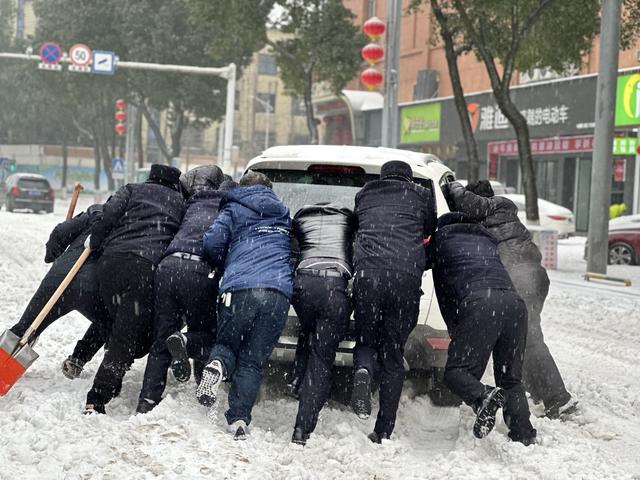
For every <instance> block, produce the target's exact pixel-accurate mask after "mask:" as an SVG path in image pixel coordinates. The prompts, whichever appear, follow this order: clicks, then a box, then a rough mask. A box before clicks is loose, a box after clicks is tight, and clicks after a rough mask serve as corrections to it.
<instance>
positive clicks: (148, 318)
mask: <svg viewBox="0 0 640 480" xmlns="http://www.w3.org/2000/svg"><path fill="white" fill-rule="evenodd" d="M153 274H154V266H153V264H152V263H151V262H150V261H148V260H146V259H144V258H142V257H139V256H137V255H132V254H125V255H104V254H103V255H102V257H100V259H99V260H98V272H97V276H98V285H99V287H100V294H101V295H102V298H103V300H104V302H105V304H106V306H107V309H108V310H109V314H110V316H111V318H112V319H113V325H112V328H111V333H110V336H109V341H108V342H107V348H106V350H105V354H104V358H103V360H102V363H101V364H100V367H99V368H98V371H97V373H96V376H95V379H94V381H93V386H92V387H91V390H89V393H88V394H87V403H88V404H98V405H106V404H107V403H109V402H110V401H111V400H112V399H113V398H114V397H117V396H118V395H119V394H120V389H121V388H122V379H123V377H124V375H125V373H126V371H127V370H128V369H129V368H130V367H131V365H132V364H133V361H134V360H135V359H136V358H142V357H143V356H145V355H146V354H147V353H149V349H150V348H151V342H152V340H153Z"/></svg>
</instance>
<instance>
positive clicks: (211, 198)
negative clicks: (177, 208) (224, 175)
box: [165, 190, 226, 256]
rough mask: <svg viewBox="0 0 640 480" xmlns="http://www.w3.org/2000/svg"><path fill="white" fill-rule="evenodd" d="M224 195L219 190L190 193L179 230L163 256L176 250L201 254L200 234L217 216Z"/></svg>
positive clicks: (201, 234)
mask: <svg viewBox="0 0 640 480" xmlns="http://www.w3.org/2000/svg"><path fill="white" fill-rule="evenodd" d="M225 195H226V193H225V192H223V191H220V190H200V191H198V192H195V193H194V194H193V195H191V197H190V198H189V200H188V201H187V210H186V212H185V214H184V218H183V219H182V224H181V225H180V230H178V233H176V235H175V237H173V240H171V243H170V244H169V247H168V248H167V250H166V252H165V256H167V255H171V254H172V253H176V252H184V253H190V254H192V255H200V256H203V254H204V251H203V245H202V236H203V235H204V233H205V232H206V231H207V229H208V228H209V227H210V226H211V224H212V223H213V222H214V220H215V219H216V218H217V217H218V211H219V208H220V201H221V200H222V199H223V198H224V196H225Z"/></svg>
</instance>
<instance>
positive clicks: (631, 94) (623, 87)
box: [616, 73, 640, 127]
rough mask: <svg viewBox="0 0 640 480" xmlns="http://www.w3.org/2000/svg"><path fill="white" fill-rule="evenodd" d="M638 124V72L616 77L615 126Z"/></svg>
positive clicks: (639, 92)
mask: <svg viewBox="0 0 640 480" xmlns="http://www.w3.org/2000/svg"><path fill="white" fill-rule="evenodd" d="M633 125H640V73H634V74H631V75H622V76H621V77H618V87H617V89H616V127H625V126H633Z"/></svg>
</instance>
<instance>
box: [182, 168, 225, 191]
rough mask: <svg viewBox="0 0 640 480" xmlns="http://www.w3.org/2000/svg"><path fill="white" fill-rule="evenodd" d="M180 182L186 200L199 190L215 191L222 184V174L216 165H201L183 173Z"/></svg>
mask: <svg viewBox="0 0 640 480" xmlns="http://www.w3.org/2000/svg"><path fill="white" fill-rule="evenodd" d="M180 182H181V183H182V187H183V189H184V191H185V194H186V196H187V198H188V197H190V196H191V195H193V194H194V193H196V192H199V191H200V190H217V189H218V188H219V187H220V184H221V183H222V182H224V174H223V173H222V170H220V167H218V166H216V165H202V166H200V167H196V168H193V169H191V170H189V171H188V172H186V173H183V174H182V176H181V177H180Z"/></svg>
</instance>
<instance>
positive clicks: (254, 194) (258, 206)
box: [221, 185, 289, 217]
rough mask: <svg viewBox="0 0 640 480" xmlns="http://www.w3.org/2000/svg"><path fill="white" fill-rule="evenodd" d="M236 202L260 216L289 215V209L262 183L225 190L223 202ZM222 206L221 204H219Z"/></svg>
mask: <svg viewBox="0 0 640 480" xmlns="http://www.w3.org/2000/svg"><path fill="white" fill-rule="evenodd" d="M228 202H237V203H239V204H240V205H242V206H244V207H247V208H249V209H251V210H253V211H254V212H256V213H257V214H258V215H260V216H261V217H280V216H283V215H287V216H288V215H289V209H288V208H287V207H286V206H285V204H284V203H282V202H281V201H280V199H279V198H278V196H277V195H276V194H275V192H274V191H273V190H271V189H270V188H269V187H266V186H264V185H251V186H246V187H245V186H242V185H240V186H238V187H236V188H234V189H233V190H230V191H229V192H227V196H226V199H225V200H223V204H226V203H228ZM221 206H222V205H221Z"/></svg>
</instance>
